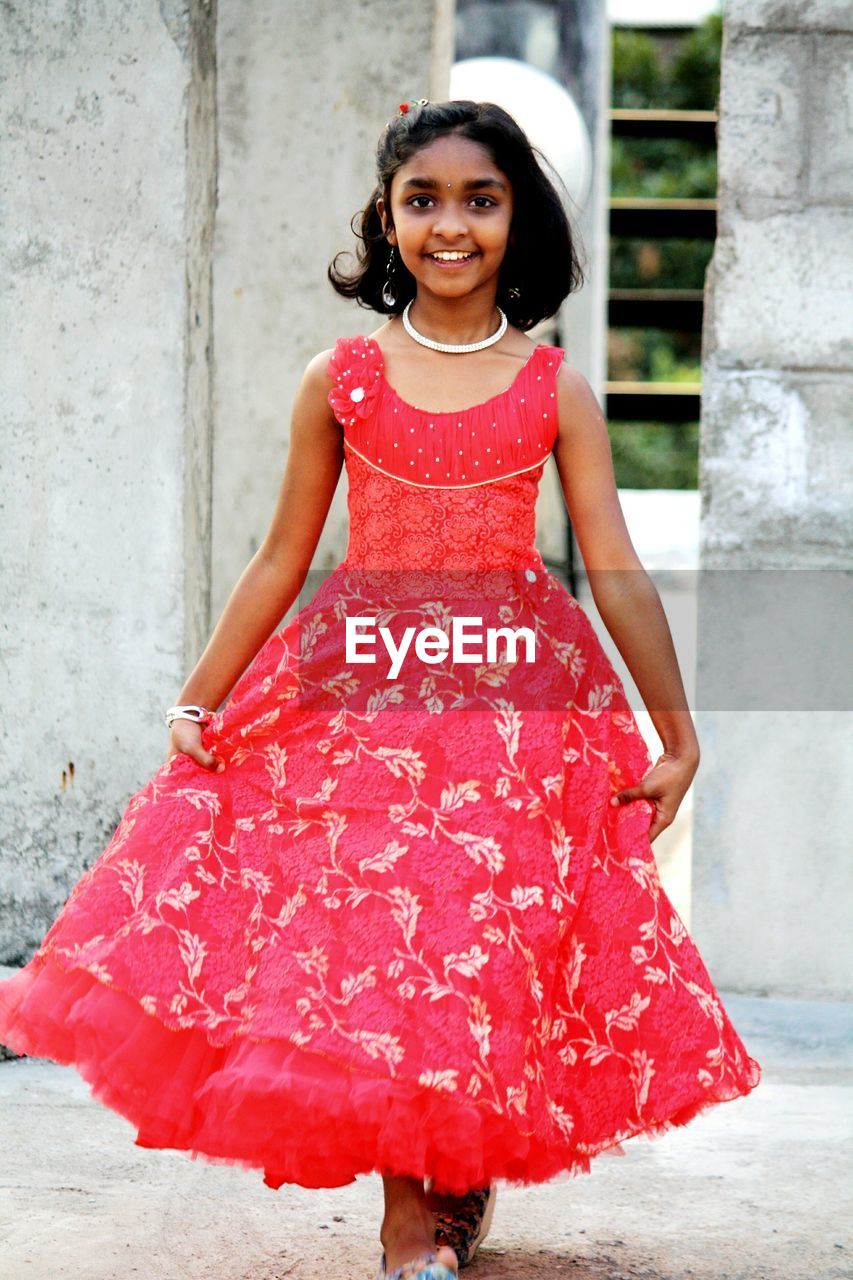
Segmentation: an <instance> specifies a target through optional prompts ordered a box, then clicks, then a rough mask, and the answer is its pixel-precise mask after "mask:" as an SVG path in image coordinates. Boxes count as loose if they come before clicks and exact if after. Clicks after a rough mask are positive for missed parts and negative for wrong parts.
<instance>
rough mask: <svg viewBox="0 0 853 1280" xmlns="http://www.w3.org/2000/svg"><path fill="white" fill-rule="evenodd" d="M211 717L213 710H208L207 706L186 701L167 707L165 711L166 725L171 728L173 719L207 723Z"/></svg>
mask: <svg viewBox="0 0 853 1280" xmlns="http://www.w3.org/2000/svg"><path fill="white" fill-rule="evenodd" d="M212 718H213V712H212V711H208V709H207V707H199V706H196V704H195V703H192V702H190V703H187V704H186V705H184V706H179V707H169V710H168V711H167V712H166V716H165V719H166V727H167V729H171V727H172V721H173V720H192V721H194V722H195V723H196V724H201V725H205V724H208V723H209V722H210V721H211V720H212Z"/></svg>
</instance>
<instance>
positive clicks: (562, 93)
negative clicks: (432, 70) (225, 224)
mask: <svg viewBox="0 0 853 1280" xmlns="http://www.w3.org/2000/svg"><path fill="white" fill-rule="evenodd" d="M449 96H450V97H451V98H470V99H472V100H473V101H474V102H494V103H496V104H497V106H499V107H503V109H504V111H508V112H509V114H510V115H511V116H512V117H513V119H514V120H516V121H517V122H518V124H519V125H521V128H522V129H523V130H524V132H525V133H526V134H527V136H528V138H529V139H530V141H531V142H532V143H533V145H534V146H535V147H538V148H539V150H540V151H541V152H542V153H543V154H544V156H545V158H546V159H547V161H548V163H549V164H551V165H552V166H553V168H554V169H555V170H556V172H557V173H558V174H559V176H560V178H561V179H562V181H563V182H564V183H565V186H566V189H567V191H568V192H569V195H570V196H571V198H572V200H573V201H574V203H575V205H576V206H577V208H578V209H582V208H583V207H584V206H585V204H586V202H587V200H588V199H589V194H590V191H591V189H592V144H591V142H590V137H589V131H588V129H587V127H586V122H585V121H584V118H583V116H582V115H581V113H580V111H579V109H578V106H577V104H576V102H575V100H574V98H573V97H572V95H571V94H570V93H569V91H568V89H566V88H564V87H563V85H561V84H559V83H558V82H557V81H556V80H555V79H554V77H553V76H549V75H547V74H546V72H544V71H540V70H539V69H538V68H537V67H532V66H530V65H529V64H528V63H526V62H519V61H518V59H517V58H496V57H488V58H463V59H462V61H461V62H455V63H454V64H453V66H452V67H451V69H450V94H449ZM545 172H546V173H547V172H548V170H547V167H546V168H545ZM548 176H549V177H552V175H551V174H549V175H548ZM552 180H553V177H552ZM555 186H556V187H557V190H558V191H560V195H561V197H562V198H563V200H564V201H565V193H564V192H563V191H561V190H560V184H559V183H555ZM571 212H576V210H571Z"/></svg>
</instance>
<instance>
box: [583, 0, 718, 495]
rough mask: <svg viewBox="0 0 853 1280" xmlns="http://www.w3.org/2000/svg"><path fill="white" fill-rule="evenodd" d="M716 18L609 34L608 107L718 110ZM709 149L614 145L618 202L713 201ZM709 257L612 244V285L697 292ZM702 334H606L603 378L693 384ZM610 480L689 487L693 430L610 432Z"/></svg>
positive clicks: (694, 473) (682, 144) (623, 141)
mask: <svg viewBox="0 0 853 1280" xmlns="http://www.w3.org/2000/svg"><path fill="white" fill-rule="evenodd" d="M721 46H722V12H718V13H714V14H711V15H709V16H708V17H707V18H706V19H705V20H704V21H703V22H702V23H701V24H700V25H699V26H698V27H696V28H691V29H689V30H688V31H687V32H686V33H685V34H684V35H680V36H678V37H676V38H673V37H672V35H671V34H668V33H667V34H654V33H653V32H651V31H643V30H634V29H630V28H620V27H617V28H615V29H614V31H613V86H612V103H613V105H614V107H626V108H635V109H640V108H658V109H661V108H669V109H672V110H705V111H708V110H715V109H716V107H717V101H718V94H719V82H720V51H721ZM716 188H717V157H716V151H715V149H714V148H713V147H709V146H703V145H702V144H699V143H696V142H693V141H691V140H690V139H686V138H671V139H667V138H613V139H612V141H611V192H612V194H613V195H614V196H623V197H625V196H628V197H630V196H636V197H645V198H648V197H654V198H658V199H667V198H669V199H684V198H694V199H713V197H714V196H715V195H716ZM712 252H713V244H712V243H711V242H709V241H706V240H677V239H665V240H648V241H644V240H639V239H626V238H620V237H613V238H612V239H611V242H610V287H611V288H614V289H651V288H670V289H702V288H703V287H704V283H705V273H706V271H707V267H708V263H709V261H710V258H711V254H712ZM700 338H701V335H699V334H685V333H672V332H668V331H665V330H661V329H652V328H646V329H612V330H611V331H610V335H609V353H608V354H609V359H608V377H609V379H610V380H613V381H651V382H699V381H700V377H701V363H700ZM609 430H610V440H611V446H612V449H613V462H614V468H615V471H616V482H617V484H618V485H619V486H620V487H623V488H640V489H643V488H656V489H657V488H673V489H695V488H696V487H697V484H698V448H699V423H698V422H689V423H655V422H619V421H614V422H611V423H610V424H609Z"/></svg>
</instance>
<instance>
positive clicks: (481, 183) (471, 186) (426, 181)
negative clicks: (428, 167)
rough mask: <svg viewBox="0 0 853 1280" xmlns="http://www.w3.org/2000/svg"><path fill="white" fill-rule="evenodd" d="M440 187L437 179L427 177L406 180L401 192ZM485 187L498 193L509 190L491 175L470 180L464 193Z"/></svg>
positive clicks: (503, 183)
mask: <svg viewBox="0 0 853 1280" xmlns="http://www.w3.org/2000/svg"><path fill="white" fill-rule="evenodd" d="M452 185H453V184H452V183H451V182H448V183H447V186H448V187H450V186H452ZM438 186H439V183H438V181H437V179H435V178H431V177H429V176H428V175H427V176H423V177H415V178H406V179H405V181H404V182H402V183H401V184H400V190H401V191H410V190H411V189H412V188H413V187H417V188H419V189H421V190H427V191H435V190H436V189H437V187H438ZM484 187H494V189H495V190H496V191H506V189H507V186H506V183H505V182H502V181H501V179H500V178H496V177H492V176H491V175H489V176H487V177H482V178H469V179H468V180H467V182H463V183H462V189H463V191H481V190H482V189H483V188H484Z"/></svg>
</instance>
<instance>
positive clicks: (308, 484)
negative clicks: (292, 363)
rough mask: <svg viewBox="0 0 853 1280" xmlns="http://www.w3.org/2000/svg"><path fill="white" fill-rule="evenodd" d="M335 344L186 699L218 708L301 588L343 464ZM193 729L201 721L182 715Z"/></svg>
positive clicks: (301, 391)
mask: <svg viewBox="0 0 853 1280" xmlns="http://www.w3.org/2000/svg"><path fill="white" fill-rule="evenodd" d="M331 354H332V352H331V350H328V351H321V352H320V353H319V354H318V355H316V356H314V358H313V359H312V360H311V361H310V362H309V364H308V365H307V367H306V369H305V373H304V374H303V376H302V380H301V382H300V384H299V387H298V388H297V391H296V395H295V397H294V401H293V412H292V416H291V431H290V447H289V450H288V454H287V466H286V468H285V472H284V478H283V480H282V483H281V489H280V491H279V497H278V504H277V506H276V508H275V512H274V514H273V518H272V522H271V524H270V526H269V529H268V530H267V532H266V535H265V537H264V539H263V541H262V543H261V545H260V546H259V547H258V550H257V551H256V552H255V554H254V555H253V556H252V559H251V560H250V561H249V563H248V565H247V566H246V568H245V569H244V570H243V572H242V574H241V575H240V577H239V579H238V580H237V583H236V585H235V587H234V589H233V591H232V592H231V595H230V596H229V598H228V601H227V603H226V605H225V608H224V609H223V611H222V614H221V616H220V618H219V621H218V622H217V624H216V626H215V628H214V630H213V633H212V635H211V637H210V640H209V641H208V644H207V647H206V648H205V650H204V652H203V653H202V655H201V657H200V658H199V660H198V662H197V664H196V666H195V667H194V669H193V671H192V673H191V675H190V676H189V677H188V679H187V681H186V683H185V685H184V687H183V689H182V690H181V692H180V694H179V695H178V698H177V701H178V702H179V703H198V704H200V705H201V706H203V707H207V708H209V709H210V710H211V711H214V710H217V709H218V707H219V705H220V703H221V702H222V701H223V700H224V699H225V697H226V695H227V694H228V693H229V692H230V690H231V689H232V688H233V686H234V685H235V684H236V682H237V680H238V679H239V677H240V676H241V675H242V673H243V672H244V671H245V670H246V668H247V667H248V665H249V663H250V662H251V661H252V660H253V658H254V657H255V655H256V654H257V652H258V650H259V649H260V648H261V647H262V645H263V644H264V643H265V642H266V640H268V639H269V637H270V635H271V634H272V632H273V631H274V630H275V628H276V626H277V625H278V623H279V622H280V621H281V619H282V618H283V617H284V615H285V613H286V612H287V610H288V609H289V608H290V606H291V604H292V603H293V601H294V600H295V599H296V596H297V595H298V593H299V590H300V588H301V587H302V584H303V583H304V581H305V578H306V575H307V573H308V570H309V568H310V565H311V559H312V557H313V555H314V551H315V549H316V547H317V542H318V540H319V537H320V534H321V532H322V529H323V525H324V523H325V520H326V516H327V514H328V511H329V506H330V504H331V501H332V498H333V496H334V493H335V489H336V488H337V484H338V478H339V476H340V473H341V466H342V465H343V437H342V432H341V428H340V426H339V424H338V422H337V420H336V419H335V416H334V414H333V412H332V409H331V407H330V405H329V403H328V400H327V398H326V397H327V395H328V392H329V390H330V389H331V387H332V385H333V383H332V379H331V377H330V376H329V374H328V373H327V372H326V367H327V365H328V362H329V357H330V356H331ZM178 725H181V726H185V727H186V728H188V729H189V730H190V731H191V732H192V731H193V729H194V728H195V730H196V732H197V727H195V726H192V725H191V724H190V723H189V722H188V721H175V723H174V725H173V730H174V729H175V728H176V726H178Z"/></svg>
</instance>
